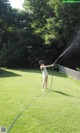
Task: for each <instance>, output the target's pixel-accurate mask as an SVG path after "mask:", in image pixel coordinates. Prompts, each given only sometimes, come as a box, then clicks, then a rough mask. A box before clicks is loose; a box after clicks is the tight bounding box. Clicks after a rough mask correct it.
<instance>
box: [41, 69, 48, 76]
mask: <svg viewBox="0 0 80 133" xmlns="http://www.w3.org/2000/svg"><path fill="white" fill-rule="evenodd" d="M42 74H43V78H46V76H48V72H47V69H46V68H45V67H44V68H43V70H42Z"/></svg>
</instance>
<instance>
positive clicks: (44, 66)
mask: <svg viewBox="0 0 80 133" xmlns="http://www.w3.org/2000/svg"><path fill="white" fill-rule="evenodd" d="M53 66H54V64H51V65H43V66H41V67H40V68H41V69H42V68H49V67H53Z"/></svg>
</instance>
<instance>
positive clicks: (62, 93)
mask: <svg viewBox="0 0 80 133" xmlns="http://www.w3.org/2000/svg"><path fill="white" fill-rule="evenodd" d="M54 92H55V93H58V94H61V95H64V96H69V97H73V96H72V95H69V94H66V93H64V92H61V91H55V90H54Z"/></svg>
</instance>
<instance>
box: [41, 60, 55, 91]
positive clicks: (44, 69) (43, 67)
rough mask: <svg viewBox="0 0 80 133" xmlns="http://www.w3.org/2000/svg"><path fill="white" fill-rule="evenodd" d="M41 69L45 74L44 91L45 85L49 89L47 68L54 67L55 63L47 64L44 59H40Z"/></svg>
mask: <svg viewBox="0 0 80 133" xmlns="http://www.w3.org/2000/svg"><path fill="white" fill-rule="evenodd" d="M39 65H40V69H41V70H42V75H43V82H42V91H44V87H45V88H46V89H47V82H48V72H47V69H46V68H48V67H53V65H54V64H52V65H45V64H44V61H43V60H40V61H39Z"/></svg>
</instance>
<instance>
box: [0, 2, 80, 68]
mask: <svg viewBox="0 0 80 133" xmlns="http://www.w3.org/2000/svg"><path fill="white" fill-rule="evenodd" d="M0 14H1V15H0V64H1V65H2V66H11V67H12V66H27V67H30V66H37V62H38V60H39V59H45V60H46V61H47V62H48V63H51V62H53V60H54V59H56V57H58V56H59V55H60V53H62V51H63V48H64V46H65V45H67V43H68V42H69V41H70V39H71V37H72V36H73V34H74V32H75V27H79V23H80V3H75V4H68V3H63V2H62V1H61V0H54V1H53V0H25V1H24V10H21V11H20V10H17V9H12V7H11V6H10V3H9V1H8V0H1V1H0ZM45 44H46V45H45ZM29 47H31V48H29ZM12 49H13V50H12ZM11 51H12V53H11ZM14 51H16V54H14ZM11 54H12V55H11ZM51 54H52V55H51ZM23 55H24V56H23ZM9 56H10V57H9ZM23 58H24V59H23ZM10 60H11V61H10ZM14 60H15V61H14ZM16 60H17V61H16ZM16 62H17V63H16Z"/></svg>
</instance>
